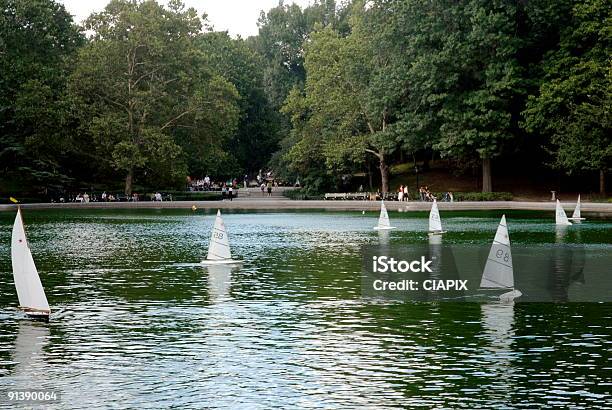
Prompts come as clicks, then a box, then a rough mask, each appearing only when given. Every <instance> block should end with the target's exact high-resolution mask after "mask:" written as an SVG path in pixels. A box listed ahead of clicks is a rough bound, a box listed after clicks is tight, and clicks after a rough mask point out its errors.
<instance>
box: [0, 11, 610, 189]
mask: <svg viewBox="0 0 612 410" xmlns="http://www.w3.org/2000/svg"><path fill="white" fill-rule="evenodd" d="M611 9H612V6H611V5H610V3H609V2H606V1H604V0H587V1H580V2H579V1H573V0H554V1H553V0H541V1H500V0H493V1H490V0H487V1H485V0H466V1H450V0H449V1H444V0H436V1H428V2H424V1H419V0H370V1H363V0H353V1H346V2H344V3H341V4H339V3H336V2H335V1H331V0H322V1H318V2H315V3H314V4H312V5H311V6H309V7H306V8H300V7H299V6H296V5H292V4H291V5H290V4H285V3H282V2H281V3H279V5H278V6H277V7H275V8H273V9H271V10H269V11H267V12H262V14H261V16H260V19H259V21H258V24H259V34H258V35H257V36H254V37H250V38H248V39H246V40H243V39H240V38H239V39H232V38H230V37H229V36H228V35H227V33H224V32H214V31H213V30H212V29H211V28H210V26H209V25H208V22H207V20H206V16H198V15H197V12H196V11H195V10H193V9H189V8H186V7H184V5H183V4H182V3H181V2H180V1H178V0H172V1H170V2H169V3H168V5H167V6H163V5H160V4H158V3H157V2H156V1H153V0H150V1H127V0H112V1H110V2H109V4H108V5H107V6H106V8H105V9H104V10H103V11H102V12H99V13H94V14H92V15H91V16H90V17H89V18H88V19H87V20H86V21H84V22H83V23H82V24H81V25H80V26H78V25H76V24H75V23H74V22H73V21H72V18H71V17H70V15H69V14H68V13H67V12H66V10H65V9H64V7H63V6H62V5H61V4H58V3H57V2H55V1H53V0H0V73H1V75H0V169H1V174H0V189H2V190H5V191H6V192H11V193H13V192H14V193H17V192H26V191H29V192H37V193H41V192H48V191H61V190H64V189H67V188H70V189H80V187H90V186H98V185H100V186H104V187H111V186H113V187H121V189H123V190H124V191H125V192H126V193H128V194H129V193H131V192H132V191H133V190H139V189H141V188H142V187H158V188H159V187H181V186H184V182H185V177H186V176H187V175H192V176H203V175H204V174H209V175H211V176H215V177H218V178H227V177H232V176H238V175H241V174H242V173H250V174H253V173H256V172H257V171H259V169H261V168H264V167H267V166H271V167H272V168H273V169H274V170H275V171H276V173H277V175H279V176H280V177H282V178H284V179H286V180H294V179H295V178H297V177H298V176H299V177H300V180H301V181H302V183H303V184H304V185H305V186H306V187H308V189H309V190H312V191H323V190H326V189H333V188H334V186H335V185H336V184H338V181H339V176H341V175H343V174H351V173H355V172H361V171H364V170H376V171H377V173H378V175H379V177H378V179H379V180H380V182H381V188H382V190H383V191H387V190H389V168H390V167H391V166H392V165H394V164H397V163H400V162H406V161H407V159H411V160H414V161H415V163H416V161H417V159H420V160H423V159H427V158H433V157H439V158H443V159H447V160H449V162H453V163H455V164H460V167H463V168H472V169H473V168H475V167H478V169H479V170H480V173H481V175H482V189H483V191H491V190H493V188H494V184H493V183H494V179H493V174H492V167H493V165H492V164H495V163H496V162H499V161H504V160H506V159H507V158H516V157H517V153H518V158H519V162H518V163H516V167H517V168H518V167H521V168H522V167H524V166H525V163H521V161H520V158H521V155H525V156H527V155H533V153H534V152H536V153H537V155H538V158H541V161H542V162H544V163H545V164H546V165H547V166H548V167H550V168H551V169H554V170H557V171H558V172H560V173H567V174H587V173H593V172H597V173H599V177H600V181H599V185H600V191H601V192H602V193H603V192H604V191H605V177H606V175H607V173H608V172H609V170H610V165H611V157H612V151H611V150H612V148H611V146H612V144H611V143H610V142H611V137H610V135H611V132H610V128H611V124H610V122H611V115H610V108H611V105H612V104H611V95H612V86H611V84H612V63H611V61H612V60H611V59H610V55H612V52H611V51H612V50H611V44H610V41H611V37H612V28H611V27H612V17H611V16H612V10H611ZM237 12H239V11H237Z"/></svg>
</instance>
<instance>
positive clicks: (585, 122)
mask: <svg viewBox="0 0 612 410" xmlns="http://www.w3.org/2000/svg"><path fill="white" fill-rule="evenodd" d="M611 55H612V5H610V3H609V2H607V1H604V0H588V1H585V2H579V3H576V4H575V5H574V7H573V10H572V13H571V22H570V24H568V25H567V26H566V27H565V28H563V30H562V32H561V35H560V40H559V47H558V48H557V49H555V50H553V51H551V52H550V53H549V54H548V55H547V56H546V58H545V61H544V64H543V67H544V72H545V76H544V81H543V83H542V84H541V86H540V89H539V93H538V94H537V95H534V96H530V98H529V101H528V103H527V107H526V110H525V111H524V116H525V123H524V125H525V127H526V128H527V129H528V130H529V131H530V132H532V133H534V134H542V135H544V136H547V137H548V138H550V142H551V144H552V149H551V152H552V155H553V158H554V163H553V166H554V167H556V168H559V169H563V170H565V171H566V172H568V173H570V174H571V173H580V172H584V171H599V190H600V192H601V193H602V194H605V190H606V183H605V176H606V173H608V172H609V171H610V168H611V167H612V115H611V114H610V112H611V109H612V59H611V58H610V56H611Z"/></svg>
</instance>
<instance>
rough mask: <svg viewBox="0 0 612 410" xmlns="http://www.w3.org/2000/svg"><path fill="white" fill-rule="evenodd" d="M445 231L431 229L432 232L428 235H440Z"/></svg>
mask: <svg viewBox="0 0 612 410" xmlns="http://www.w3.org/2000/svg"><path fill="white" fill-rule="evenodd" d="M446 232H447V231H432V232H429V235H442V234H444V233H446Z"/></svg>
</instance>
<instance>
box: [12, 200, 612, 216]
mask: <svg viewBox="0 0 612 410" xmlns="http://www.w3.org/2000/svg"><path fill="white" fill-rule="evenodd" d="M385 204H386V206H387V209H388V210H390V211H400V210H401V211H428V210H429V209H430V208H431V203H429V202H397V201H390V202H385ZM194 205H195V206H196V207H197V208H198V209H241V210H296V209H297V210H299V209H304V210H306V209H311V210H330V211H378V210H379V209H380V202H379V201H344V200H338V201H315V200H303V201H300V200H290V199H240V200H234V201H227V200H226V201H166V202H90V203H87V204H79V203H34V204H21V206H22V207H23V208H24V209H164V208H167V209H183V208H187V209H190V208H192V207H193V206H194ZM574 206H575V203H574V202H563V207H564V208H565V209H566V211H571V210H573V208H574ZM438 207H439V208H440V210H443V211H478V210H483V211H485V210H525V211H554V209H555V203H554V202H535V201H533V202H525V201H489V202H453V203H448V202H438ZM16 208H17V205H14V204H3V205H0V211H11V210H15V209H16ZM582 212H590V213H601V214H606V215H610V214H612V203H599V202H583V203H582Z"/></svg>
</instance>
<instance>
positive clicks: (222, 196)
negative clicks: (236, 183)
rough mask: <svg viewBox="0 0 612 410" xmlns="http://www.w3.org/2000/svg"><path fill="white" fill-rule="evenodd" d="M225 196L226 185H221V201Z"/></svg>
mask: <svg viewBox="0 0 612 410" xmlns="http://www.w3.org/2000/svg"><path fill="white" fill-rule="evenodd" d="M226 196H227V185H226V184H223V187H222V188H221V199H222V200H224V199H225V197H226Z"/></svg>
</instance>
